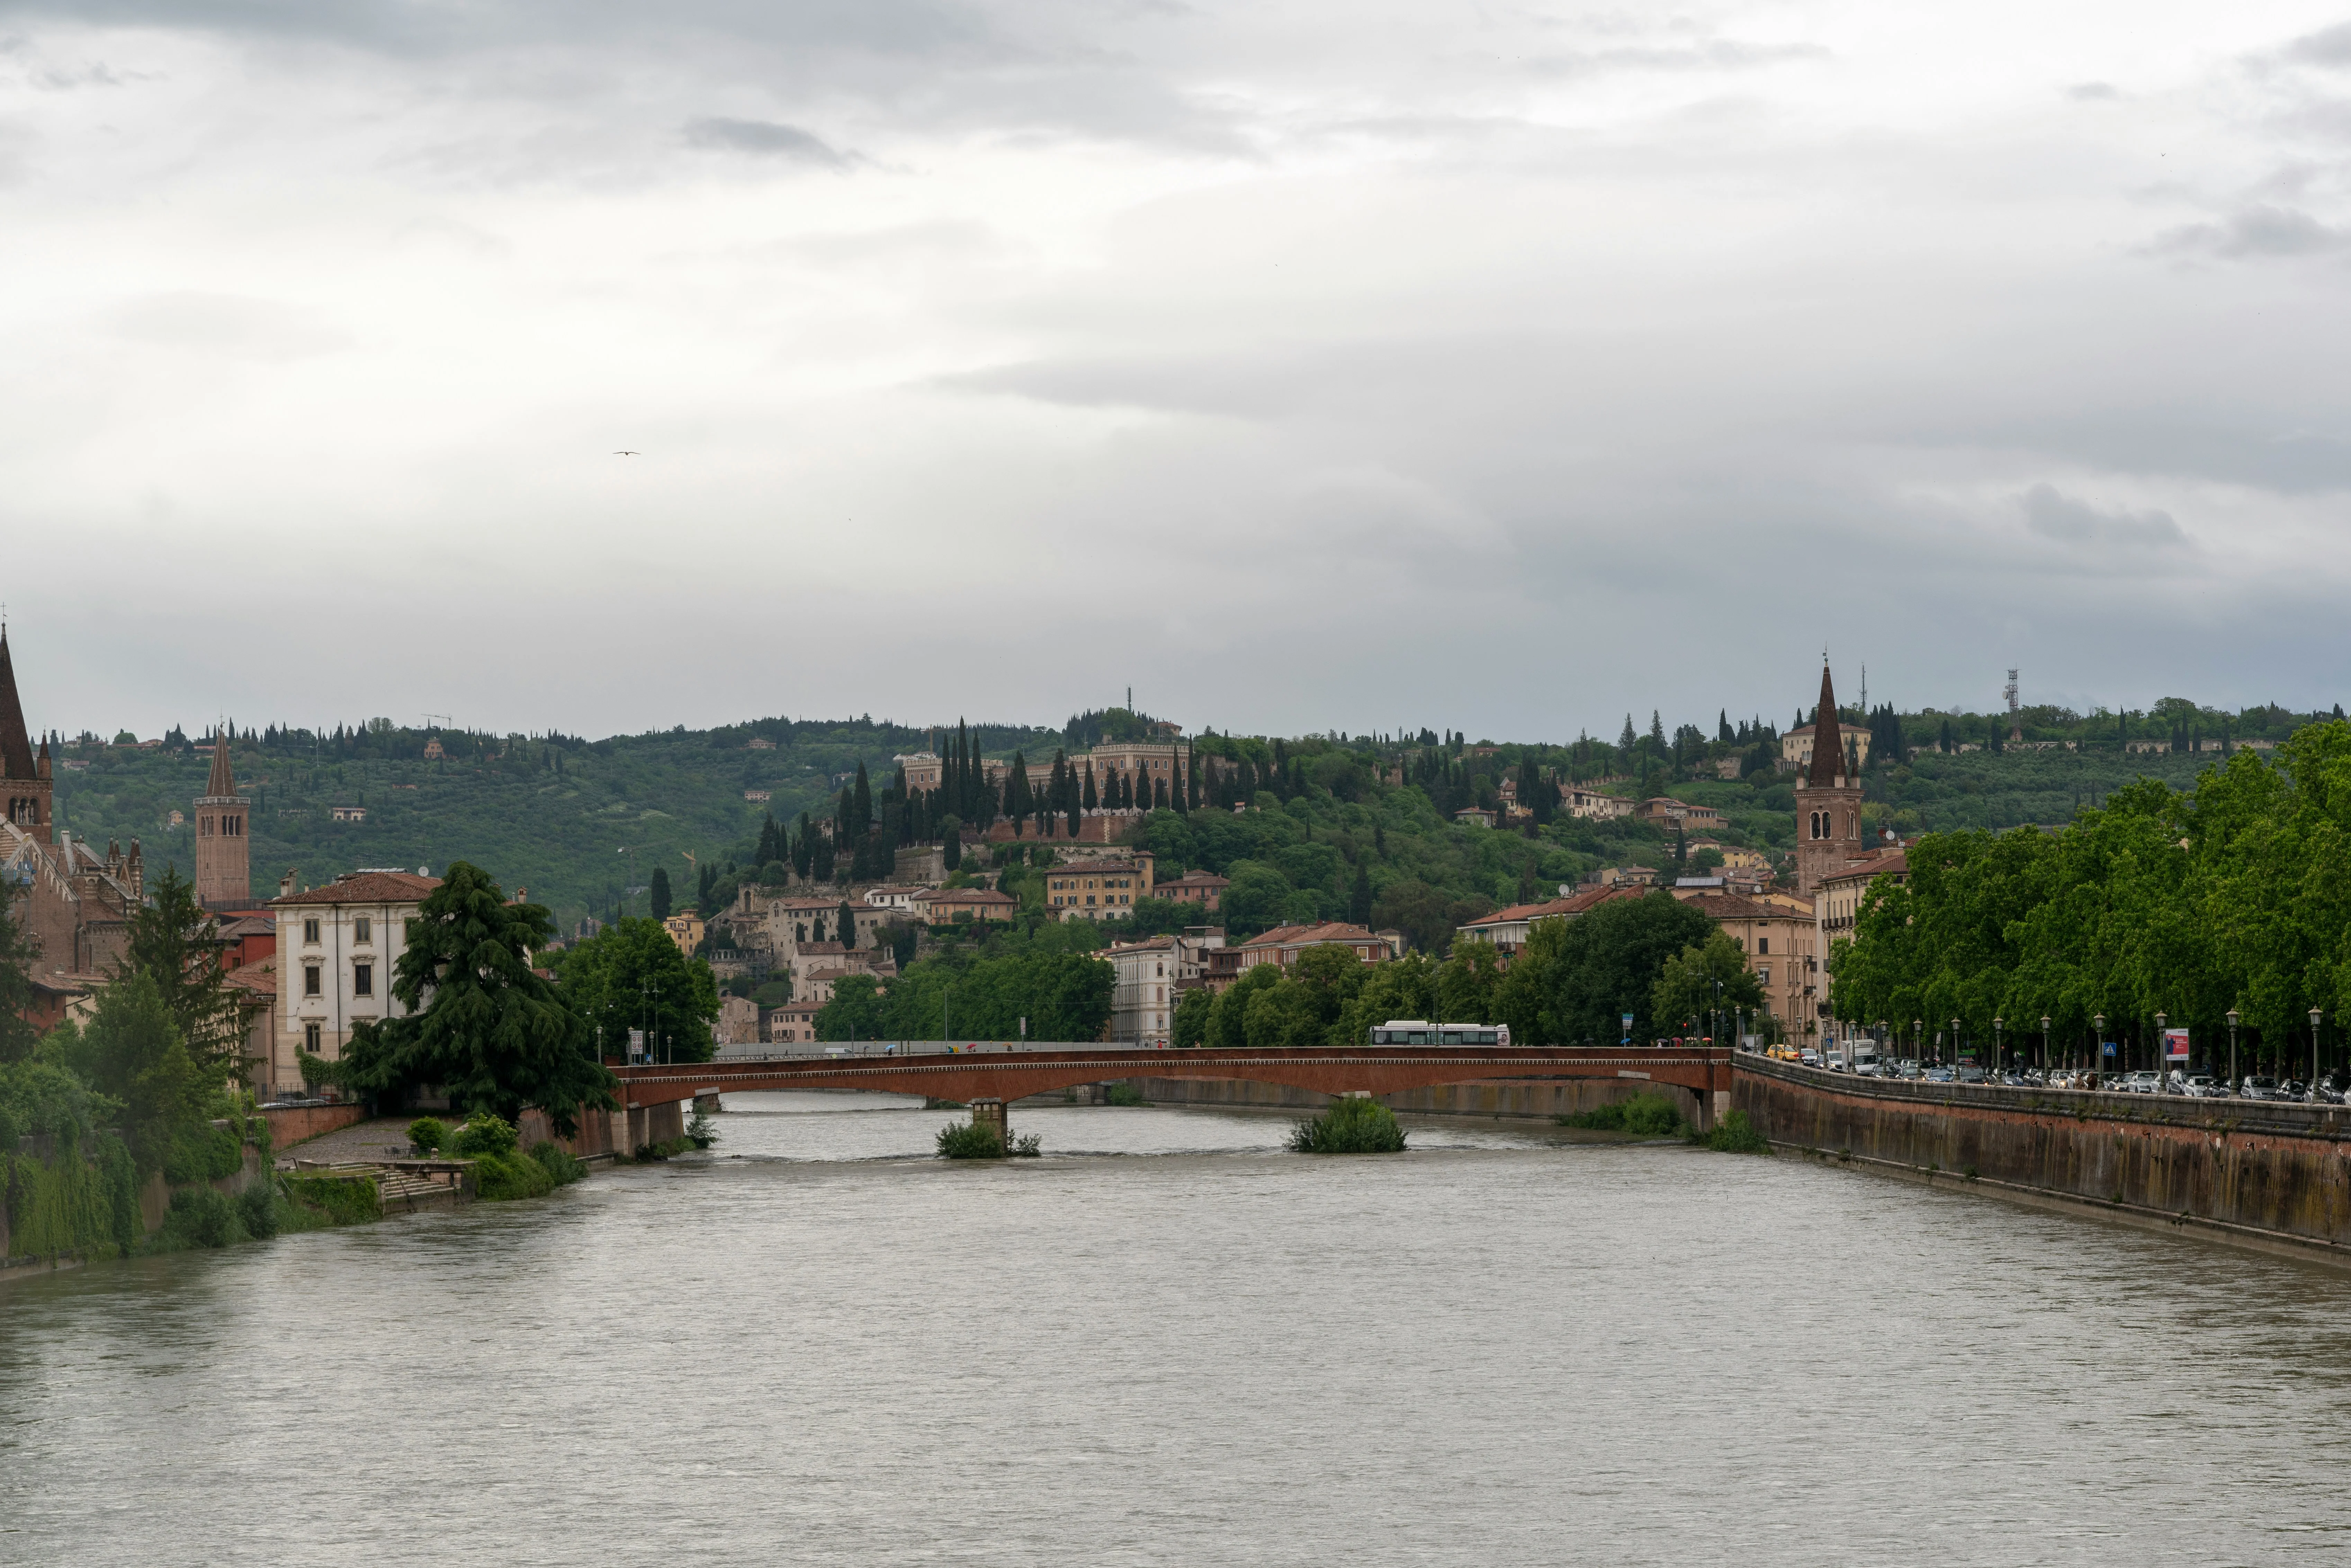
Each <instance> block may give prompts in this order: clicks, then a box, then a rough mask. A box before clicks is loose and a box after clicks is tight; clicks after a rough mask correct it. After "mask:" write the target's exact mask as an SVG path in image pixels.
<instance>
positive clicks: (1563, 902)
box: [1459, 884, 1647, 931]
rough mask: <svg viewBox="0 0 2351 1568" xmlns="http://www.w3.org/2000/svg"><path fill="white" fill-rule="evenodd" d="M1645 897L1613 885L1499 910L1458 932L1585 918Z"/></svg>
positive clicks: (1639, 892) (1640, 893)
mask: <svg viewBox="0 0 2351 1568" xmlns="http://www.w3.org/2000/svg"><path fill="white" fill-rule="evenodd" d="M1646 896H1647V894H1646V893H1644V892H1642V891H1640V890H1639V889H1636V888H1630V887H1623V886H1618V885H1614V884H1612V885H1610V886H1607V887H1588V888H1585V889H1584V890H1583V892H1581V893H1576V894H1569V895H1568V896H1567V897H1565V898H1548V899H1545V900H1543V901H1542V902H1541V903H1540V904H1512V905H1510V907H1509V908H1508V909H1497V910H1496V911H1494V913H1493V914H1491V915H1479V916H1478V918H1477V919H1475V920H1468V921H1464V922H1463V923H1462V924H1461V925H1460V927H1459V929H1461V930H1463V931H1471V930H1475V929H1476V928H1477V927H1479V926H1480V925H1516V924H1517V923H1518V922H1520V921H1521V920H1549V919H1552V918H1554V917H1565V916H1573V915H1582V914H1583V912H1584V911H1586V910H1588V909H1591V908H1593V907H1594V906H1595V905H1598V904H1605V903H1607V902H1608V901H1609V900H1611V899H1614V898H1644V897H1646Z"/></svg>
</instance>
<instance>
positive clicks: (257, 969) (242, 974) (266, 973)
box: [221, 964, 277, 997]
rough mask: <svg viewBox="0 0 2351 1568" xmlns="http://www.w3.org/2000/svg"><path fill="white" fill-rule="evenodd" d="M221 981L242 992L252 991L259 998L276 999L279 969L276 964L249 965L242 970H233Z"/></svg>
mask: <svg viewBox="0 0 2351 1568" xmlns="http://www.w3.org/2000/svg"><path fill="white" fill-rule="evenodd" d="M221 981H222V983H223V984H224V985H230V986H235V988H237V989H239V990H241V991H251V992H252V993H253V994H254V995H256V996H257V997H274V996H276V995H277V966H276V965H275V964H247V965H246V967H244V968H242V969H231V970H230V971H229V972H228V973H227V974H225V975H223V976H222V977H221Z"/></svg>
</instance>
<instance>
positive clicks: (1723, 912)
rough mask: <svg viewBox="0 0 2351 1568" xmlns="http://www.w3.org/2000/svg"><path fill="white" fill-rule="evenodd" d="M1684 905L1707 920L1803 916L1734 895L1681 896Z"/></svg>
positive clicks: (1793, 911)
mask: <svg viewBox="0 0 2351 1568" xmlns="http://www.w3.org/2000/svg"><path fill="white" fill-rule="evenodd" d="M1681 901H1682V902H1683V903H1684V904H1688V905H1689V906H1690V907H1691V908H1692V909H1695V910H1697V911H1698V913H1699V914H1700V915H1705V916H1706V917H1707V918H1708V920H1802V918H1804V917H1803V915H1800V914H1798V913H1797V912H1796V911H1795V910H1792V909H1782V908H1779V907H1778V906H1776V905H1774V904H1760V903H1758V902H1757V901H1755V900H1754V899H1751V898H1742V897H1740V895H1739V894H1735V893H1696V894H1687V895H1682V900H1681Z"/></svg>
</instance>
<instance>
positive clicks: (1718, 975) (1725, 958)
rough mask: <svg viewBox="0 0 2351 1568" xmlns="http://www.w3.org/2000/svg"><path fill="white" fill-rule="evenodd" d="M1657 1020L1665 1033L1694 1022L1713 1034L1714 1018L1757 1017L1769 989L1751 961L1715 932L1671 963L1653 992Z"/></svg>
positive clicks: (1727, 937) (1725, 934)
mask: <svg viewBox="0 0 2351 1568" xmlns="http://www.w3.org/2000/svg"><path fill="white" fill-rule="evenodd" d="M1649 1005H1650V1009H1651V1013H1652V1016H1653V1017H1654V1018H1655V1019H1656V1024H1657V1028H1658V1029H1660V1030H1667V1029H1676V1028H1679V1027H1681V1025H1682V1024H1683V1023H1684V1022H1685V1021H1692V1020H1694V1021H1695V1022H1696V1023H1697V1025H1698V1028H1699V1029H1701V1030H1705V1031H1707V1032H1708V1033H1711V1032H1712V1030H1713V1025H1712V1022H1711V1015H1713V1014H1716V1013H1719V1014H1721V1015H1722V1016H1723V1017H1724V1018H1726V1019H1728V1018H1729V1016H1730V1015H1731V1014H1732V1013H1733V1012H1736V1011H1739V1010H1741V1009H1744V1010H1746V1011H1750V1012H1752V1011H1754V1010H1756V1009H1760V1008H1761V1007H1762V1005H1763V988H1761V986H1759V985H1757V984H1756V983H1755V976H1754V974H1753V973H1752V972H1751V971H1750V969H1749V968H1748V967H1747V955H1746V953H1745V952H1744V951H1742V950H1741V949H1740V946H1739V944H1738V943H1737V942H1736V941H1734V940H1732V938H1731V936H1730V935H1729V933H1728V932H1725V931H1722V930H1719V929H1717V930H1715V931H1713V932H1710V933H1709V934H1708V936H1707V939H1706V940H1705V941H1704V942H1703V943H1698V944H1695V945H1693V946H1687V947H1685V948H1683V949H1682V950H1681V951H1680V952H1679V953H1677V954H1676V955H1675V956H1672V957H1671V958H1668V959H1667V960H1666V966H1665V969H1664V971H1663V972H1662V973H1660V974H1659V975H1658V977H1657V983H1656V986H1655V987H1653V988H1651V990H1650V998H1649Z"/></svg>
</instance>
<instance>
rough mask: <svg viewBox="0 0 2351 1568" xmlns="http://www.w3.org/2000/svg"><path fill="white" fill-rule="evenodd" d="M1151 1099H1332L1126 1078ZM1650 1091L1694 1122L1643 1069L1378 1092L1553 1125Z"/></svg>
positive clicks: (1307, 1106)
mask: <svg viewBox="0 0 2351 1568" xmlns="http://www.w3.org/2000/svg"><path fill="white" fill-rule="evenodd" d="M1121 1082H1123V1083H1125V1084H1126V1085H1127V1087H1129V1088H1131V1089H1133V1090H1134V1091H1135V1092H1137V1093H1139V1094H1141V1095H1142V1096H1143V1097H1144V1099H1145V1100H1148V1101H1150V1102H1152V1103H1154V1104H1159V1105H1225V1106H1230V1107H1233V1108H1234V1109H1237V1110H1240V1109H1247V1110H1259V1111H1320V1110H1322V1109H1323V1108H1324V1107H1325V1106H1327V1105H1329V1104H1330V1103H1331V1099H1332V1097H1331V1096H1330V1095H1328V1094H1323V1093H1319V1092H1316V1091H1314V1090H1311V1089H1293V1088H1290V1086H1288V1085H1286V1084H1280V1083H1259V1082H1250V1081H1249V1080H1245V1079H1227V1078H1128V1079H1123V1080H1121ZM1644 1091H1650V1092H1656V1093H1660V1094H1665V1095H1667V1096H1669V1097H1671V1098H1672V1099H1673V1100H1674V1102H1675V1103H1677V1104H1678V1105H1679V1106H1680V1107H1681V1112H1682V1115H1683V1116H1684V1117H1685V1118H1686V1119H1687V1120H1688V1121H1690V1122H1691V1123H1692V1124H1696V1123H1697V1122H1698V1112H1699V1108H1698V1096H1697V1095H1695V1094H1693V1093H1691V1092H1689V1091H1688V1090H1687V1089H1682V1088H1678V1087H1677V1086H1675V1085H1673V1084H1670V1083H1652V1082H1650V1081H1649V1080H1648V1079H1647V1078H1646V1077H1645V1076H1643V1075H1642V1074H1641V1073H1640V1072H1639V1071H1637V1070H1629V1071H1626V1072H1625V1073H1624V1074H1623V1075H1622V1076H1619V1077H1615V1078H1577V1079H1531V1080H1510V1079H1495V1080H1487V1081H1483V1082H1470V1083H1442V1084H1438V1085H1437V1086H1436V1087H1434V1088H1429V1089H1405V1090H1400V1091H1398V1092H1395V1093H1391V1094H1382V1095H1380V1096H1379V1097H1378V1098H1379V1101H1380V1103H1382V1104H1384V1105H1385V1106H1387V1107H1388V1108H1389V1109H1390V1110H1394V1111H1404V1112H1409V1113H1416V1114H1418V1115H1423V1116H1485V1117H1526V1118H1529V1119H1531V1120H1541V1121H1546V1122H1547V1121H1549V1120H1550V1119H1551V1118H1552V1117H1553V1116H1562V1115H1572V1114H1574V1113H1579V1112H1583V1111H1592V1110H1596V1109H1598V1108H1599V1107H1600V1106H1603V1105H1606V1104H1610V1103H1614V1102H1615V1101H1618V1100H1623V1099H1625V1098H1627V1097H1629V1096H1631V1095H1634V1094H1638V1093H1641V1092H1644ZM1058 1098H1059V1096H1058V1095H1043V1096H1040V1097H1039V1099H1038V1100H1037V1101H1036V1103H1038V1104H1051V1103H1054V1102H1055V1101H1056V1100H1057V1099H1058Z"/></svg>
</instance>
